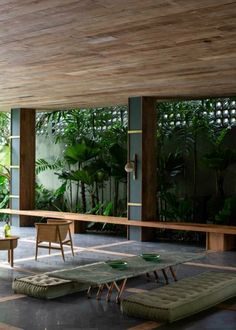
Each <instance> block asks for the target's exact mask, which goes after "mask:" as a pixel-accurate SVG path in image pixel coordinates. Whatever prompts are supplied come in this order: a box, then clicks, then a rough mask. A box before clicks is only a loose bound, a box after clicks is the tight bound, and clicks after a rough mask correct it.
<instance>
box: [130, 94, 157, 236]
mask: <svg viewBox="0 0 236 330" xmlns="http://www.w3.org/2000/svg"><path fill="white" fill-rule="evenodd" d="M128 120H129V123H128V161H134V162H135V163H136V166H135V167H136V176H134V175H133V173H129V174H128V219H129V220H130V221H132V220H142V221H145V220H153V219H156V218H157V215H156V211H157V201H156V186H157V182H156V181H157V168H156V167H157V163H156V157H157V155H156V151H157V138H156V126H157V123H156V121H157V116H156V102H155V99H154V98H153V97H132V98H130V99H129V109H128ZM128 238H129V239H135V240H139V241H147V240H152V239H153V238H154V231H153V230H152V229H150V228H141V227H132V228H130V229H129V231H128Z"/></svg>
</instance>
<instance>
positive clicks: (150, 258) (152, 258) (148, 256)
mask: <svg viewBox="0 0 236 330" xmlns="http://www.w3.org/2000/svg"><path fill="white" fill-rule="evenodd" d="M140 257H142V258H143V259H144V260H146V261H159V259H160V255H159V254H156V253H142V254H141V255H140Z"/></svg>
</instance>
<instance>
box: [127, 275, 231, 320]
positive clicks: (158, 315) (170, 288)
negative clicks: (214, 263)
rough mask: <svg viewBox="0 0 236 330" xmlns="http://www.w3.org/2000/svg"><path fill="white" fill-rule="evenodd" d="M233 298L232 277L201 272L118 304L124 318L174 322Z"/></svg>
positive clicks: (138, 294) (133, 296)
mask: <svg viewBox="0 0 236 330" xmlns="http://www.w3.org/2000/svg"><path fill="white" fill-rule="evenodd" d="M234 296H236V274H235V273H223V272H205V273H201V274H198V275H195V276H192V277H187V278H184V279H182V280H180V281H178V282H174V283H171V284H169V285H166V286H163V287H161V288H158V289H154V290H149V291H147V292H142V293H137V294H134V295H132V296H129V297H127V298H124V299H123V300H122V301H121V311H122V312H123V313H125V314H127V315H128V316H132V317H137V318H143V319H147V320H152V321H164V322H174V321H177V320H179V319H182V318H185V317H188V316H190V315H193V314H195V313H198V312H200V311H203V310H205V309H208V308H210V307H212V306H214V305H216V304H218V303H221V302H223V301H224V300H227V299H229V298H232V297H234Z"/></svg>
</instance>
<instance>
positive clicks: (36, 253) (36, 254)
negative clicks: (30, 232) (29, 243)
mask: <svg viewBox="0 0 236 330" xmlns="http://www.w3.org/2000/svg"><path fill="white" fill-rule="evenodd" d="M37 257H38V242H36V251H35V260H36V261H37Z"/></svg>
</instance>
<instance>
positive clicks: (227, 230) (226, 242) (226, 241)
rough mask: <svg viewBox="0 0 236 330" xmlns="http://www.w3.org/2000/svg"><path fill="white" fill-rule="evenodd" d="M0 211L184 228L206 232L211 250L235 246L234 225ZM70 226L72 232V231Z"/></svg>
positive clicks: (59, 213)
mask: <svg viewBox="0 0 236 330" xmlns="http://www.w3.org/2000/svg"><path fill="white" fill-rule="evenodd" d="M0 213H5V214H11V215H24V216H29V217H41V218H54V219H62V220H70V221H73V225H74V223H75V222H76V221H85V222H100V223H110V224H117V225H125V226H138V227H148V228H157V229H171V230H186V231H196V232H204V233H206V249H207V250H213V251H225V250H232V249H233V248H235V247H236V236H235V235H236V226H224V225H215V224H204V223H186V222H175V221H168V222H164V221H138V220H128V219H127V218H123V217H110V216H102V215H92V214H81V213H70V212H57V211H44V210H12V209H0ZM73 229H74V226H72V232H74V230H73Z"/></svg>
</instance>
